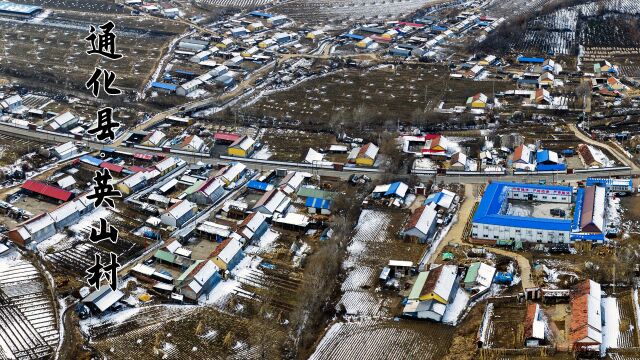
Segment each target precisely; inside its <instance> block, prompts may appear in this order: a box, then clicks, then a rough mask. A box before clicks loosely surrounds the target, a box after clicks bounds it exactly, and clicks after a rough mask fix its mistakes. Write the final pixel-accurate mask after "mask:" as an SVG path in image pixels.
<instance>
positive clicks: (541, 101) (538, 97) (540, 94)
mask: <svg viewBox="0 0 640 360" xmlns="http://www.w3.org/2000/svg"><path fill="white" fill-rule="evenodd" d="M531 101H532V102H534V103H536V104H538V105H553V97H552V96H551V94H550V93H549V90H547V89H536V91H535V92H533V93H531Z"/></svg>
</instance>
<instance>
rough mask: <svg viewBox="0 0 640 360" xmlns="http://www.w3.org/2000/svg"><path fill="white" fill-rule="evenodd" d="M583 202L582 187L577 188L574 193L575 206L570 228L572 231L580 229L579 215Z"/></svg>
mask: <svg viewBox="0 0 640 360" xmlns="http://www.w3.org/2000/svg"><path fill="white" fill-rule="evenodd" d="M583 202H584V188H578V192H577V193H576V206H575V208H574V209H573V222H572V225H571V229H572V230H573V231H580V215H581V214H582V204H583Z"/></svg>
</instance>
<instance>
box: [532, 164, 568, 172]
mask: <svg viewBox="0 0 640 360" xmlns="http://www.w3.org/2000/svg"><path fill="white" fill-rule="evenodd" d="M536 170H538V171H564V170H567V165H566V164H551V165H545V164H536Z"/></svg>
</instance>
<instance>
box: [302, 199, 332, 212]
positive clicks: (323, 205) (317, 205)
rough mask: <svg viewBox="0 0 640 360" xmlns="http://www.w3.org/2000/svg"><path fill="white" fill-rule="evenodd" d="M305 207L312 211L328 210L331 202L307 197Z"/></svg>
mask: <svg viewBox="0 0 640 360" xmlns="http://www.w3.org/2000/svg"><path fill="white" fill-rule="evenodd" d="M306 206H307V207H308V208H314V209H329V207H330V206H331V200H327V199H321V198H314V197H308V198H307V203H306Z"/></svg>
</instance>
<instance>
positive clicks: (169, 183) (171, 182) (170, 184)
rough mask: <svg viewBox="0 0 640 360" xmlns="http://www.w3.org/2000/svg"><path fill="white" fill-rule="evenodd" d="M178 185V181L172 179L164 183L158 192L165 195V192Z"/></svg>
mask: <svg viewBox="0 0 640 360" xmlns="http://www.w3.org/2000/svg"><path fill="white" fill-rule="evenodd" d="M177 183H178V179H176V178H173V179H171V180H169V181H167V182H166V183H164V185H162V186H160V189H159V190H160V191H161V192H163V193H166V192H167V191H169V190H171V188H173V187H174V186H176V184H177Z"/></svg>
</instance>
